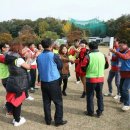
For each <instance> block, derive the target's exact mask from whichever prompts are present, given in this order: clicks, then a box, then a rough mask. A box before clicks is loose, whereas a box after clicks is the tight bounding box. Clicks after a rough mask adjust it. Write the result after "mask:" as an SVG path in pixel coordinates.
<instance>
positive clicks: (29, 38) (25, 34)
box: [19, 25, 39, 45]
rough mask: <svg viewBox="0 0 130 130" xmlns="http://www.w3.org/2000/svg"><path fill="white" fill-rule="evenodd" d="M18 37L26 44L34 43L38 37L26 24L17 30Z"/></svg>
mask: <svg viewBox="0 0 130 130" xmlns="http://www.w3.org/2000/svg"><path fill="white" fill-rule="evenodd" d="M19 39H20V40H21V41H23V42H25V43H26V44H27V45H28V44H30V43H34V44H36V43H37V42H38V41H39V37H38V36H37V35H36V34H35V32H34V31H33V29H32V28H31V27H30V26H28V25H25V26H23V28H22V30H21V31H20V32H19Z"/></svg>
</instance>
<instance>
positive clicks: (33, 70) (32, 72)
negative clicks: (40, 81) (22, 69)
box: [30, 69, 36, 88]
mask: <svg viewBox="0 0 130 130" xmlns="http://www.w3.org/2000/svg"><path fill="white" fill-rule="evenodd" d="M30 76H31V83H30V88H35V82H36V69H31V70H30Z"/></svg>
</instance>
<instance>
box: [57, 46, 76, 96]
mask: <svg viewBox="0 0 130 130" xmlns="http://www.w3.org/2000/svg"><path fill="white" fill-rule="evenodd" d="M67 53H68V51H67V47H66V45H65V44H62V45H61V46H60V48H59V56H60V59H61V60H62V63H63V68H62V70H61V72H60V73H61V78H60V86H61V84H62V81H63V83H64V85H63V90H62V94H63V95H64V96H67V94H66V89H67V83H68V76H69V64H68V63H69V62H71V63H73V62H74V61H73V60H70V59H69V57H68V54H67Z"/></svg>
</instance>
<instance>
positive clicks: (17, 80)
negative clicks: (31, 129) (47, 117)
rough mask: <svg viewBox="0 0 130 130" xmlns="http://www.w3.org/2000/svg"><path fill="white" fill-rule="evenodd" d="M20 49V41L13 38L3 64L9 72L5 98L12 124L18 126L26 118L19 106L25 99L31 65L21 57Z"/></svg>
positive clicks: (21, 47)
mask: <svg viewBox="0 0 130 130" xmlns="http://www.w3.org/2000/svg"><path fill="white" fill-rule="evenodd" d="M22 49H23V46H22V43H20V42H19V41H18V40H14V41H13V42H12V43H11V46H10V51H9V52H8V54H6V56H5V64H7V65H8V68H9V73H10V75H9V77H8V80H7V83H6V91H7V95H6V100H7V101H8V102H9V103H10V105H11V106H12V113H13V118H14V119H13V122H12V123H13V124H14V126H20V125H22V124H24V123H25V122H26V119H25V118H24V117H21V107H22V102H23V101H24V100H25V99H26V95H25V91H26V89H27V86H28V84H29V81H28V75H27V69H31V66H30V65H29V64H27V63H26V62H25V61H24V59H23V58H22Z"/></svg>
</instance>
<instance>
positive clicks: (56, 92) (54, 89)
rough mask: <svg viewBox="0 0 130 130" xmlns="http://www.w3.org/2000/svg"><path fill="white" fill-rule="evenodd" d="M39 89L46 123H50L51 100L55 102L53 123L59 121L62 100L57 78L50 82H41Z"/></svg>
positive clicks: (61, 117)
mask: <svg viewBox="0 0 130 130" xmlns="http://www.w3.org/2000/svg"><path fill="white" fill-rule="evenodd" d="M41 90H42V98H43V107H44V114H45V121H46V123H50V122H51V120H52V118H51V101H53V102H54V104H55V108H56V111H55V116H54V120H55V123H61V122H62V121H63V120H62V119H63V101H62V93H61V87H60V86H59V79H58V80H55V81H52V82H42V81H41Z"/></svg>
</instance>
